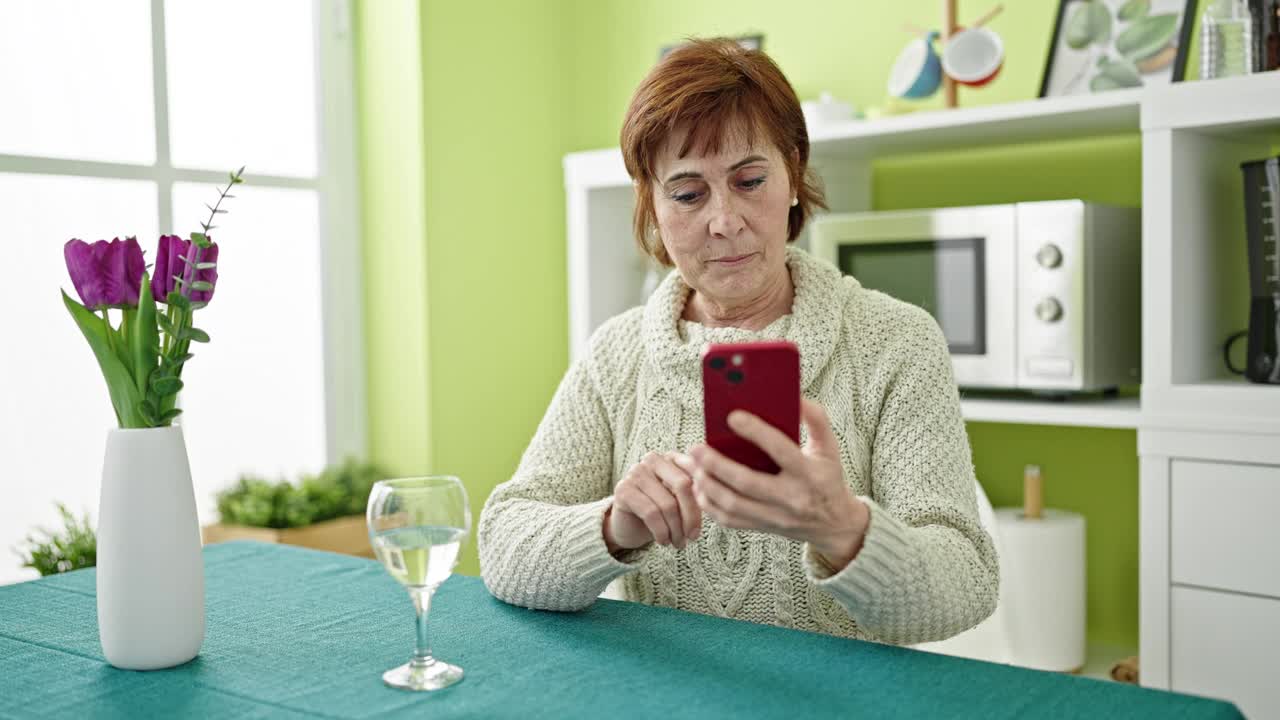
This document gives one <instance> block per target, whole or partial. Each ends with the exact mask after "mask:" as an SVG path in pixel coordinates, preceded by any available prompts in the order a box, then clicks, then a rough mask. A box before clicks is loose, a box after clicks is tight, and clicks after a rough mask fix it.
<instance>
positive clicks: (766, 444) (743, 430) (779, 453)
mask: <svg viewBox="0 0 1280 720" xmlns="http://www.w3.org/2000/svg"><path fill="white" fill-rule="evenodd" d="M729 427H730V428H731V429H732V430H733V431H734V432H736V433H738V434H739V435H741V436H742V437H744V438H746V439H748V440H750V441H751V442H753V443H755V444H756V445H757V446H758V447H759V448H760V449H761V450H763V451H765V453H767V454H768V455H769V457H771V458H773V461H774V462H776V463H778V467H781V468H784V469H785V468H793V467H796V466H798V465H799V464H800V463H801V462H803V461H804V454H803V453H801V452H800V446H799V445H797V444H796V443H794V442H793V441H792V440H791V438H789V437H787V434H786V433H784V432H782V431H781V430H779V429H778V428H776V427H774V426H772V425H770V424H769V423H767V422H765V421H764V420H761V419H760V418H759V417H758V416H756V415H752V414H751V413H749V412H747V411H745V410H734V411H733V412H731V413H729Z"/></svg>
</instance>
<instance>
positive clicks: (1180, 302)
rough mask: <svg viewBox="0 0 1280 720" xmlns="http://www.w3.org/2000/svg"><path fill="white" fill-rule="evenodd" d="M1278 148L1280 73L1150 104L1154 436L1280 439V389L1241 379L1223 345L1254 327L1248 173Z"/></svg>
mask: <svg viewBox="0 0 1280 720" xmlns="http://www.w3.org/2000/svg"><path fill="white" fill-rule="evenodd" d="M1277 145H1280V73H1277V72H1272V73H1266V74H1263V75H1255V76H1249V77H1242V78H1229V79H1221V80H1214V81H1212V82H1198V83H1187V84H1182V85H1173V86H1170V87H1168V88H1163V89H1161V90H1160V91H1158V92H1152V93H1151V94H1150V95H1149V96H1148V97H1147V98H1146V100H1145V101H1144V102H1143V105H1142V164H1143V167H1142V182H1143V186H1142V204H1143V211H1142V212H1143V214H1142V223H1143V248H1142V251H1143V278H1142V283H1143V316H1142V322H1143V333H1144V338H1143V366H1142V376H1143V388H1142V392H1143V409H1144V412H1145V421H1144V422H1145V423H1146V424H1147V425H1148V426H1150V427H1152V428H1164V429H1179V428H1213V429H1219V430H1232V431H1240V432H1266V433H1273V434H1274V433H1280V386H1266V385H1256V384H1252V383H1249V382H1247V381H1245V380H1244V378H1240V377H1236V376H1232V375H1230V374H1228V373H1227V370H1226V367H1225V364H1224V362H1223V359H1222V343H1223V341H1224V340H1225V339H1226V337H1227V336H1228V335H1230V334H1231V333H1232V332H1234V331H1236V330H1241V329H1243V328H1244V326H1245V323H1246V322H1247V317H1246V314H1245V308H1246V301H1247V299H1248V296H1249V287H1248V284H1247V277H1248V275H1247V273H1246V267H1245V263H1246V255H1245V236H1244V199H1243V182H1242V179H1241V174H1240V163H1241V162H1244V161H1246V160H1257V159H1261V158H1264V157H1267V156H1268V155H1271V154H1273V153H1272V148H1274V147H1275V146H1277ZM1241 280H1244V282H1243V283H1241V282H1240V281H1241Z"/></svg>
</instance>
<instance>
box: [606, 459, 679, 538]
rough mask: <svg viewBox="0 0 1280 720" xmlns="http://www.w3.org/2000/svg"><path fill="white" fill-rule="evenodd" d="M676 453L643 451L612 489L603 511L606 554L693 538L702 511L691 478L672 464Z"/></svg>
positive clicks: (674, 463)
mask: <svg viewBox="0 0 1280 720" xmlns="http://www.w3.org/2000/svg"><path fill="white" fill-rule="evenodd" d="M679 456H680V453H675V452H668V453H656V452H651V453H649V454H648V455H645V456H644V457H643V458H642V459H641V460H640V462H638V463H636V464H635V465H632V466H631V469H630V470H628V471H627V474H626V475H624V476H623V478H622V480H621V481H620V482H619V483H618V485H617V486H616V487H615V488H614V491H613V505H612V507H610V508H609V511H608V512H607V513H606V514H605V516H604V541H605V545H607V546H608V548H609V552H610V553H611V554H614V555H617V554H618V552H620V551H622V550H630V549H633V548H638V547H643V546H644V545H647V544H649V543H650V542H656V543H658V544H659V545H674V546H675V547H676V548H680V549H682V548H684V546H685V545H686V544H688V542H689V541H691V540H697V539H698V534H699V533H700V531H701V529H702V510H701V508H699V507H698V501H697V500H696V499H695V498H694V496H693V479H692V478H691V477H689V473H687V472H685V470H684V468H681V467H680V466H679V465H677V464H676V459H677V458H678V457H679Z"/></svg>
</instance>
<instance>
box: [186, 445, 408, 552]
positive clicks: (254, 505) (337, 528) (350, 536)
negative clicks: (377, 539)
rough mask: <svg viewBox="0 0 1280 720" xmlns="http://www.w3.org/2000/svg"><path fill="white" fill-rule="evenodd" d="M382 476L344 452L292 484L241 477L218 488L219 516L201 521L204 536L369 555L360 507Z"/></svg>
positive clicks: (210, 540)
mask: <svg viewBox="0 0 1280 720" xmlns="http://www.w3.org/2000/svg"><path fill="white" fill-rule="evenodd" d="M383 477H384V476H383V475H382V473H380V472H379V471H378V469H377V468H376V467H375V466H373V465H371V464H369V463H362V462H359V461H356V460H354V459H350V458H349V459H347V460H346V461H344V462H343V463H341V464H337V465H331V466H329V467H327V468H325V469H324V470H323V471H322V472H321V473H320V474H318V475H312V476H304V477H303V478H302V480H301V482H299V483H297V484H294V483H290V482H286V481H284V480H280V481H278V482H274V483H273V482H269V481H267V480H265V479H263V478H259V477H253V476H244V477H241V478H240V479H239V481H238V482H237V483H236V484H235V485H233V486H232V487H230V488H228V489H226V490H224V491H222V492H220V493H218V496H217V501H218V515H219V522H217V523H215V524H212V525H206V526H205V527H204V541H205V543H206V544H208V543H218V542H226V541H228V540H258V541H260V542H276V543H283V544H286V545H298V546H301V547H308V548H313V549H316V550H328V551H330V552H339V553H345V554H347V555H359V556H361V557H373V551H372V549H371V548H370V546H369V533H368V530H367V529H366V527H365V519H364V511H365V505H366V503H367V502H368V500H369V491H370V489H372V488H373V484H374V483H375V482H377V481H378V480H381V479H382V478H383Z"/></svg>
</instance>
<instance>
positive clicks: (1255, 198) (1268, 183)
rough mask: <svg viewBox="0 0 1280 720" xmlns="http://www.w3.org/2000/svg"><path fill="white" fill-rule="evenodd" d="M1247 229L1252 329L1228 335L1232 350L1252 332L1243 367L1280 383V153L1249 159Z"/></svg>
mask: <svg viewBox="0 0 1280 720" xmlns="http://www.w3.org/2000/svg"><path fill="white" fill-rule="evenodd" d="M1240 169H1241V170H1242V171H1243V173H1244V210H1245V233H1246V235H1247V237H1248V245H1249V289H1250V293H1251V294H1252V296H1253V299H1252V300H1251V302H1250V303H1249V329H1248V330H1247V331H1245V332H1242V333H1237V334H1236V335H1235V336H1233V337H1232V338H1231V340H1229V341H1228V344H1227V348H1226V350H1227V351H1228V353H1229V351H1230V349H1231V344H1233V343H1234V342H1235V341H1236V340H1238V339H1239V338H1240V337H1245V336H1247V337H1248V346H1247V349H1246V353H1247V355H1246V357H1247V360H1246V362H1245V367H1244V369H1243V371H1242V370H1240V369H1237V368H1235V367H1231V363H1230V358H1228V367H1230V368H1231V370H1232V371H1233V372H1237V373H1240V372H1243V374H1244V376H1245V377H1247V378H1248V379H1249V380H1252V381H1253V382H1258V383H1274V384H1280V349H1278V348H1277V339H1278V338H1280V157H1273V158H1267V159H1265V160H1256V161H1254V162H1247V163H1243V164H1242V165H1241V166H1240Z"/></svg>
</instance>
